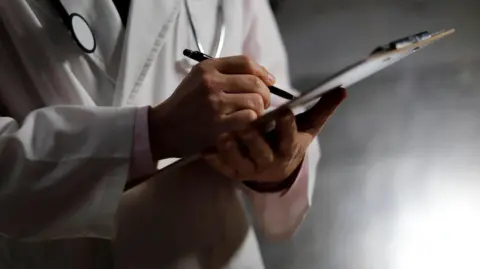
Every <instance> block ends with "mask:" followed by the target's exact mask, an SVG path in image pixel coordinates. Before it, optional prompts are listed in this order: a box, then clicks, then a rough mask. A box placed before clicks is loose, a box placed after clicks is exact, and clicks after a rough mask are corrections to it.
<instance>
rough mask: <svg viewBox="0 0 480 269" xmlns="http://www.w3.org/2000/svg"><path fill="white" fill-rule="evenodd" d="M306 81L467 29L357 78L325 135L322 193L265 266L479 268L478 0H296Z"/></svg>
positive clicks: (290, 34)
mask: <svg viewBox="0 0 480 269" xmlns="http://www.w3.org/2000/svg"><path fill="white" fill-rule="evenodd" d="M277 19H278V22H279V25H280V28H281V31H282V34H283V36H284V39H285V43H286V46H287V49H288V52H289V55H290V63H291V74H292V77H293V79H294V85H295V86H296V87H297V88H298V89H300V90H302V89H307V88H308V87H309V86H310V85H312V84H314V83H315V82H318V81H319V80H321V79H322V78H323V77H325V76H327V75H329V74H331V73H332V72H333V71H336V70H338V69H340V68H342V67H344V66H345V65H347V64H349V63H352V62H353V61H355V60H358V59H359V58H361V57H364V56H365V55H366V54H367V53H369V52H370V51H371V50H373V48H375V47H376V46H377V45H380V44H382V43H386V42H388V41H390V40H392V39H395V38H399V37H402V36H405V35H408V34H413V33H416V32H420V31H423V30H431V31H436V30H439V29H443V28H451V27H452V28H456V29H457V33H456V34H455V35H454V36H453V37H450V38H448V39H446V40H443V41H441V42H440V43H438V44H435V45H434V46H432V47H430V48H428V49H427V50H424V51H422V52H419V53H418V54H417V55H416V56H414V57H411V58H408V59H406V60H404V61H402V62H400V63H398V64H396V65H395V66H392V67H390V68H388V69H386V70H384V71H382V72H381V73H378V74H376V75H374V76H373V77H371V78H369V79H367V80H365V81H363V82H361V83H359V84H357V85H355V86H353V87H351V89H350V90H349V97H348V99H347V100H346V101H345V103H344V104H343V105H342V106H341V107H340V109H339V110H338V113H337V114H336V115H335V116H334V117H333V118H332V119H331V121H330V122H329V123H328V125H327V126H326V128H325V129H324V132H323V133H322V134H321V136H320V141H321V144H322V153H323V159H322V162H321V164H320V166H319V177H318V179H317V184H316V189H315V197H314V205H313V207H312V209H311V211H310V213H309V215H308V217H307V218H306V220H305V222H304V224H303V226H302V227H301V229H300V230H299V232H298V233H297V235H296V236H295V238H294V239H293V240H292V241H291V242H286V243H282V244H271V243H268V242H265V241H262V242H261V244H262V248H263V253H264V256H265V262H266V265H267V268H275V269H283V268H285V269H287V268H288V269H290V268H295V269H297V268H298V269H324V268H325V269H363V268H368V269H426V268H435V269H444V268H445V269H446V268H459V269H473V268H476V269H478V268H480V255H477V254H478V249H480V87H479V86H478V85H479V83H480V54H479V53H478V52H477V51H478V49H479V48H480V1H478V0H455V1H454V0H435V1H433V0H430V1H426V0H403V1H400V0H363V1H356V0H335V1H332V0H286V1H284V3H283V5H282V6H281V7H280V9H279V10H278V13H277Z"/></svg>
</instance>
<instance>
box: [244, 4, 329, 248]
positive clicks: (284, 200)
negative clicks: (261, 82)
mask: <svg viewBox="0 0 480 269" xmlns="http://www.w3.org/2000/svg"><path fill="white" fill-rule="evenodd" d="M244 5H245V7H244V12H245V13H244V16H245V22H246V28H245V31H244V47H243V51H244V53H245V54H246V55H248V56H250V57H251V58H252V59H253V60H255V61H256V62H258V63H260V64H261V65H263V66H265V67H266V68H267V69H268V70H269V71H270V73H272V74H273V75H274V76H275V77H276V85H277V86H278V87H280V88H282V89H285V90H288V89H292V87H291V83H290V78H289V70H288V61H287V54H286V50H285V48H284V45H283V42H282V38H281V35H280V32H279V30H278V27H277V24H276V21H275V18H274V16H273V14H272V11H271V9H270V6H269V4H268V1H266V0H247V1H244ZM291 92H292V93H293V94H298V93H296V92H295V91H294V90H292V91H291ZM283 102H285V100H282V99H281V98H280V97H277V96H274V95H272V96H271V103H272V105H273V106H278V105H280V104H282V103H283ZM319 159H320V146H319V144H318V141H317V140H314V142H313V143H312V144H311V145H310V147H309V149H308V152H307V154H306V156H305V159H304V162H303V164H302V168H301V170H300V172H299V175H298V177H297V179H296V182H295V183H294V185H293V186H292V187H291V188H290V190H289V191H288V192H287V193H285V194H283V195H282V194H281V193H274V194H260V193H254V192H251V191H248V192H247V193H248V196H250V198H251V199H250V200H251V202H252V205H253V214H254V216H255V220H256V222H257V224H258V226H259V228H260V229H261V230H262V231H263V233H264V234H265V235H267V236H268V237H269V238H273V239H284V238H289V237H291V236H292V234H293V233H294V232H295V231H296V229H297V228H298V226H299V225H300V223H301V222H302V220H303V219H304V217H305V215H306V212H307V210H308V208H309V207H310V205H311V203H312V194H313V190H314V185H315V178H316V168H317V164H318V161H319Z"/></svg>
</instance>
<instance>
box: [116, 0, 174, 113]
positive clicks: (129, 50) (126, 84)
mask: <svg viewBox="0 0 480 269" xmlns="http://www.w3.org/2000/svg"><path fill="white" fill-rule="evenodd" d="M181 3H182V1H178V0H176V1H172V0H139V1H132V4H131V6H130V15H129V16H130V18H129V23H128V27H127V32H126V38H125V43H124V50H123V57H122V64H121V68H120V73H119V76H118V79H117V85H116V90H115V99H114V105H128V104H131V103H132V102H133V100H134V98H135V96H136V94H137V93H138V91H139V90H140V87H141V85H142V82H143V80H144V78H145V76H146V74H147V71H148V70H149V68H150V67H151V65H152V63H153V62H154V59H155V58H156V57H157V55H158V52H159V51H160V49H161V48H162V46H163V44H164V42H165V36H166V33H167V32H168V31H169V30H171V28H172V26H173V25H174V22H175V21H176V19H177V16H178V14H179V11H180V7H181Z"/></svg>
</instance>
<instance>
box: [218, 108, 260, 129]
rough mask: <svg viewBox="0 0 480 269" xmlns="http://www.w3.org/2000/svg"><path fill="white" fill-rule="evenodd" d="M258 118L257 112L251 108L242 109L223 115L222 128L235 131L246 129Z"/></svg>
mask: <svg viewBox="0 0 480 269" xmlns="http://www.w3.org/2000/svg"><path fill="white" fill-rule="evenodd" d="M257 118H258V115H257V113H256V112H255V111H254V110H251V109H244V110H240V111H237V112H234V113H231V114H228V115H225V116H223V117H222V123H223V124H222V127H223V128H222V130H223V131H224V132H233V131H239V130H242V129H244V128H245V127H247V126H248V124H250V123H252V122H253V121H255V120H256V119H257Z"/></svg>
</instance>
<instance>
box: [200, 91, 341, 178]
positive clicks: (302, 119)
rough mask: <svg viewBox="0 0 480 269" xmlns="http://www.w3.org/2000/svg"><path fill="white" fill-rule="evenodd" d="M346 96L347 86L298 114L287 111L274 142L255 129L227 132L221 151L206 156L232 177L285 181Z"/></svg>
mask: <svg viewBox="0 0 480 269" xmlns="http://www.w3.org/2000/svg"><path fill="white" fill-rule="evenodd" d="M345 97H346V91H345V89H337V90H334V91H331V92H329V93H327V94H325V95H324V96H323V97H322V98H321V99H320V101H318V103H317V104H316V105H315V106H314V107H313V108H311V109H309V110H308V111H306V112H304V113H302V114H300V115H298V116H297V117H295V116H294V115H293V113H292V112H291V111H290V110H287V111H285V112H284V113H283V114H282V115H281V116H280V117H279V118H278V119H277V120H276V127H275V130H274V138H273V139H270V141H269V140H266V139H265V136H263V135H262V134H260V132H259V131H258V130H253V129H249V130H246V131H241V132H234V133H231V134H223V135H222V136H221V137H220V139H219V141H218V143H217V148H216V149H217V152H215V153H206V154H204V158H205V160H206V161H207V163H208V164H210V165H211V166H212V167H213V168H214V169H216V170H217V171H219V172H220V173H222V174H224V175H226V176H227V177H229V178H231V179H235V180H239V181H256V182H260V183H262V184H267V185H270V186H273V185H272V184H278V183H281V182H282V181H284V180H286V179H287V178H288V177H289V176H290V175H291V174H292V173H293V172H294V171H295V169H296V168H297V167H298V166H299V165H300V163H301V162H302V160H303V158H304V156H305V152H306V151H307V148H308V146H309V145H310V144H311V142H312V141H313V139H314V138H315V137H316V136H317V135H318V133H319V132H320V131H321V129H322V127H323V126H324V125H325V123H326V122H327V120H328V118H329V117H330V116H331V115H332V114H333V113H334V111H335V109H336V108H337V106H338V105H339V104H340V103H341V102H342V101H343V100H344V99H345Z"/></svg>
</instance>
